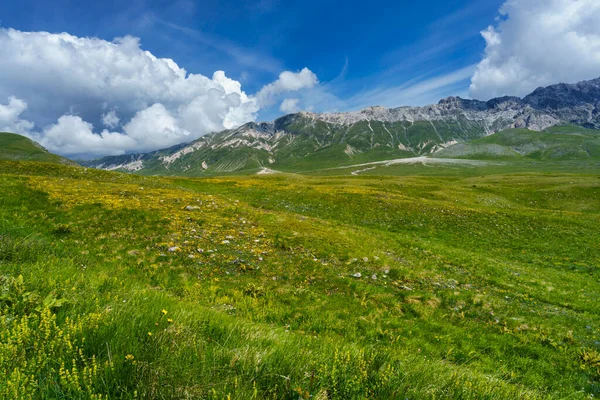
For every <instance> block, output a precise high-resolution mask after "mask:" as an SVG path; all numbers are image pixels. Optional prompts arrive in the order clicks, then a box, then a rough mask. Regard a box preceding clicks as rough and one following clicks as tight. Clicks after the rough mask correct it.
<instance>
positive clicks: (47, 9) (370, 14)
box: [0, 0, 502, 117]
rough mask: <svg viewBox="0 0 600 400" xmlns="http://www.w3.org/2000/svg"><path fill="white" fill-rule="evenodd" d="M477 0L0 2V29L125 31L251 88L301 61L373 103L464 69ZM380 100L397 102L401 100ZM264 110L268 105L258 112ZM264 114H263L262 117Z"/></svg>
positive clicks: (478, 17) (483, 9)
mask: <svg viewBox="0 0 600 400" xmlns="http://www.w3.org/2000/svg"><path fill="white" fill-rule="evenodd" d="M501 3H502V2H501V1H499V0H485V1H456V0H453V1H447V0H444V1H440V0H435V1H429V2H417V1H381V0H372V1H369V2H368V3H367V2H362V1H361V2H358V1H347V2H339V1H330V0H317V1H315V0H308V1H306V0H305V1H285V2H284V1H278V0H259V1H249V0H248V1H239V0H238V1H228V2H223V1H212V0H211V1H191V0H179V1H174V2H172V1H153V0H147V1H141V0H135V1H131V2H123V1H116V0H106V1H102V2H81V1H69V0H54V1H52V2H49V1H36V0H24V1H21V2H20V5H19V6H16V7H15V3H14V2H13V1H4V2H1V3H0V15H1V16H2V26H4V27H10V28H15V29H18V30H21V31H48V32H53V33H58V32H68V33H70V34H72V35H75V36H79V37H86V36H93V37H99V38H103V39H106V40H108V41H110V40H113V38H115V37H119V36H125V35H133V36H136V37H139V38H140V39H141V45H142V47H143V48H144V49H145V50H149V51H150V52H152V53H153V54H154V55H156V56H157V57H168V58H172V59H173V60H175V61H176V62H177V63H178V64H179V66H181V67H183V68H185V69H186V70H187V71H189V72H193V73H200V74H203V75H206V76H210V75H212V73H213V72H214V71H215V70H224V71H225V72H226V73H227V76H229V77H231V78H233V79H236V80H238V81H240V82H241V83H242V84H243V86H244V89H245V90H246V91H247V92H251V93H253V92H255V91H257V90H259V89H260V88H261V87H262V86H263V85H265V84H267V83H268V82H270V81H272V80H273V79H275V78H276V77H277V75H278V74H279V73H280V72H281V71H282V70H292V71H295V70H300V69H301V68H304V67H308V68H309V69H310V70H312V71H313V72H314V73H315V74H316V75H317V77H318V79H319V81H321V82H323V83H329V86H328V89H329V90H330V91H331V92H332V93H333V94H335V95H336V96H337V97H339V98H340V99H343V100H345V101H348V103H349V104H347V106H346V108H350V109H353V108H361V107H364V106H366V105H369V103H365V102H364V101H359V100H358V99H356V98H355V96H359V95H360V94H361V93H370V94H369V98H368V99H365V100H370V99H372V101H374V102H375V103H373V104H372V105H379V104H378V103H377V100H379V98H378V96H377V95H376V93H372V92H373V91H374V90H375V91H377V90H381V91H385V90H386V89H389V88H392V87H397V86H400V85H402V84H406V83H415V82H416V81H424V80H428V79H431V78H434V77H436V76H441V75H444V74H448V73H451V72H453V71H456V70H460V69H462V68H465V67H469V66H473V65H474V64H476V63H477V62H478V61H479V60H480V59H481V54H482V52H483V50H484V47H485V42H484V40H483V38H482V37H481V35H480V33H479V32H480V31H481V30H483V29H485V28H486V27H487V26H488V25H490V24H493V22H494V18H495V17H496V16H497V15H498V8H499V6H500V5H501ZM468 86H469V77H467V78H465V79H462V80H461V81H458V82H453V83H452V84H451V85H449V86H447V87H444V88H442V89H443V90H439V91H438V90H436V88H434V89H433V90H430V91H429V93H426V94H425V95H423V96H416V97H415V99H414V101H412V102H411V103H410V105H420V104H424V103H428V102H436V101H437V100H438V99H439V98H440V97H442V96H445V95H449V94H462V95H464V96H466V95H467V90H468ZM381 103H385V104H382V105H386V106H394V105H396V106H400V105H406V104H407V99H405V98H403V97H402V96H399V97H398V100H397V101H394V98H393V95H391V96H390V94H387V95H386V96H383V97H381ZM266 111H267V113H265V114H271V112H272V111H273V110H266ZM270 116H271V115H265V117H270Z"/></svg>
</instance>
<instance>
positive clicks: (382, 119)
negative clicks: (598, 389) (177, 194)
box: [82, 78, 600, 175]
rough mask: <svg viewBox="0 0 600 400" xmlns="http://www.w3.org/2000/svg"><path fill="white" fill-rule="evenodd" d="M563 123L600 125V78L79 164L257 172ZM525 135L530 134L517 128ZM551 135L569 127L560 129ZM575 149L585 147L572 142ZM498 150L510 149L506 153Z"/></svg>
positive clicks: (307, 118) (441, 148) (276, 126)
mask: <svg viewBox="0 0 600 400" xmlns="http://www.w3.org/2000/svg"><path fill="white" fill-rule="evenodd" d="M564 125H568V126H575V127H577V129H575V131H577V132H576V134H577V135H580V134H581V132H582V131H581V129H580V128H587V129H600V78H598V79H594V80H590V81H584V82H580V83H577V84H558V85H552V86H548V87H545V88H538V89H536V90H535V91H534V92H533V93H531V94H529V95H528V96H526V97H524V98H518V97H500V98H494V99H491V100H489V101H485V102H484V101H478V100H468V99H462V98H459V97H449V98H445V99H443V100H441V101H440V102H439V103H437V104H434V105H429V106H424V107H398V108H389V109H388V108H384V107H369V108H367V109H364V110H361V111H354V112H343V113H325V114H316V113H310V112H299V113H296V114H289V115H286V116H283V117H281V118H278V119H276V120H275V121H273V122H263V123H255V122H250V123H247V124H244V125H242V126H240V127H238V128H236V129H230V130H224V131H221V132H215V133H210V134H207V135H205V136H203V137H201V138H199V139H197V140H195V141H193V142H191V143H186V144H180V145H177V146H174V147H171V148H168V149H163V150H159V151H153V152H150V153H144V154H128V155H122V156H110V157H104V158H102V159H97V160H92V161H85V162H82V165H84V166H88V167H94V168H99V169H106V170H119V171H126V172H136V173H140V174H148V175H152V174H161V175H206V174H222V173H231V172H238V171H251V170H257V171H258V170H261V169H263V170H266V169H276V170H281V171H295V172H301V171H310V170H315V169H321V168H328V167H333V166H343V165H353V164H360V163H368V162H374V161H381V160H389V159H396V158H406V157H415V156H424V155H425V156H433V157H438V156H439V157H444V156H448V155H457V154H459V155H461V154H462V155H463V156H464V155H465V154H467V155H469V154H474V153H473V152H472V151H471V152H470V151H466V153H465V151H463V150H464V149H465V148H466V147H465V146H466V144H469V143H471V142H473V141H476V140H482V139H483V138H486V137H488V136H491V135H494V134H496V133H498V132H503V131H506V130H507V129H519V128H523V129H527V130H528V131H546V132H550V131H549V130H548V129H549V128H551V127H556V126H564ZM524 132H525V133H526V132H527V131H521V133H522V134H525V133H524ZM554 133H562V134H565V133H566V134H568V133H569V132H568V129H567V131H565V130H564V129H563V130H560V132H558V131H556V130H555V132H554ZM589 135H591V136H589ZM513 136H514V135H513ZM517 136H518V135H517ZM523 138H525V136H523ZM529 139H531V140H536V139H534V138H533V137H530V138H529ZM538 139H540V137H538ZM588 139H589V140H591V141H592V142H593V143H592V144H591V145H590V146H591V147H592V150H593V151H592V152H590V151H589V149H587V148H584V149H582V150H581V151H575V152H573V151H568V152H567V153H566V154H577V156H578V157H586V156H588V157H592V156H593V157H595V155H596V152H595V149H596V146H597V143H596V140H597V139H598V138H597V137H596V135H595V134H592V133H589V132H588V137H586V138H585V140H584V141H585V142H586V143H588V142H589V140H588ZM517 141H518V140H517ZM484 142H485V141H484ZM492 142H494V140H492ZM474 143H477V142H474ZM480 144H481V143H480ZM483 144H486V143H483ZM487 144H493V143H487ZM496 144H497V143H496ZM588 144H589V143H588ZM570 145H573V143H571V144H570ZM500 146H502V145H500ZM575 146H582V144H581V143H579V142H577V143H575ZM467 147H469V146H467ZM538 147H539V146H538ZM588 147H589V146H588ZM488 148H489V146H488ZM458 149H462V150H458ZM467 150H468V149H467ZM507 151H508V153H510V154H511V155H515V156H518V155H524V156H527V155H528V154H529V153H522V152H519V151H518V150H515V148H514V146H513V147H510V150H507ZM511 151H512V153H511ZM475 153H477V151H476V152H475ZM495 153H498V149H493V150H491V154H492V155H493V154H495ZM500 153H501V154H500V155H507V154H508V153H507V152H506V151H504V150H502V151H500ZM513 153H514V154H513ZM558 154H559V155H561V154H562V156H564V154H565V153H564V152H562V153H561V152H558Z"/></svg>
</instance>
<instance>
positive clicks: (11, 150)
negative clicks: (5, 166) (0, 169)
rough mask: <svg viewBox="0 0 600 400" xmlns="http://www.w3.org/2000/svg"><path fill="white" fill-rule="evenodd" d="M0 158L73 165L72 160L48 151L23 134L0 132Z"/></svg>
mask: <svg viewBox="0 0 600 400" xmlns="http://www.w3.org/2000/svg"><path fill="white" fill-rule="evenodd" d="M0 160H14V161H41V162H52V163H60V164H69V165H75V163H74V162H72V161H70V160H68V159H66V158H64V157H61V156H57V155H56V154H52V153H50V152H48V150H46V149H44V148H43V147H42V146H40V145H39V144H37V143H36V142H34V141H33V140H31V139H28V138H26V137H25V136H21V135H17V134H14V133H7V132H0Z"/></svg>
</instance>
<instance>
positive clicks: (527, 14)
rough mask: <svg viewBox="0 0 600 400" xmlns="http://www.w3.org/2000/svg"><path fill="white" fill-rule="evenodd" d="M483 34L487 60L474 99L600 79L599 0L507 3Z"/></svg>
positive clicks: (476, 78) (482, 64)
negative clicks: (557, 84) (492, 24)
mask: <svg viewBox="0 0 600 400" xmlns="http://www.w3.org/2000/svg"><path fill="white" fill-rule="evenodd" d="M500 14H501V17H502V18H501V19H499V22H498V24H497V25H496V26H490V27H488V28H487V29H486V30H485V31H483V32H482V33H481V34H482V36H483V38H484V39H485V42H486V48H485V56H484V58H483V60H482V61H481V62H480V63H479V65H478V67H477V71H476V72H475V74H474V75H473V78H472V80H471V86H470V94H471V96H472V97H474V98H478V99H489V98H491V97H496V96H502V95H518V96H523V95H526V94H528V93H530V92H531V91H533V90H534V89H536V88H537V87H539V86H547V85H550V84H555V83H558V82H567V83H571V82H577V81H581V80H586V79H593V78H597V77H598V76H600V23H599V22H598V21H600V2H599V1H598V0H508V1H506V2H505V3H504V5H502V7H501V8H500Z"/></svg>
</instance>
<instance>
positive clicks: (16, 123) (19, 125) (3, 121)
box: [0, 96, 33, 134]
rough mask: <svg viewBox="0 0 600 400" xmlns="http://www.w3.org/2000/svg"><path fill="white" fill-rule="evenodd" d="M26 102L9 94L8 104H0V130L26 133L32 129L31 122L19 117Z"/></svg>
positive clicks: (25, 106) (25, 108) (24, 108)
mask: <svg viewBox="0 0 600 400" xmlns="http://www.w3.org/2000/svg"><path fill="white" fill-rule="evenodd" d="M25 110H27V103H26V102H24V101H23V100H21V99H17V98H16V97H14V96H11V97H10V98H9V99H8V104H6V105H4V104H0V132H13V133H20V134H26V133H27V132H29V131H30V130H31V129H33V122H31V121H27V120H24V119H21V114H22V113H23V112H24V111H25Z"/></svg>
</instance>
